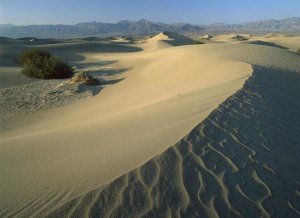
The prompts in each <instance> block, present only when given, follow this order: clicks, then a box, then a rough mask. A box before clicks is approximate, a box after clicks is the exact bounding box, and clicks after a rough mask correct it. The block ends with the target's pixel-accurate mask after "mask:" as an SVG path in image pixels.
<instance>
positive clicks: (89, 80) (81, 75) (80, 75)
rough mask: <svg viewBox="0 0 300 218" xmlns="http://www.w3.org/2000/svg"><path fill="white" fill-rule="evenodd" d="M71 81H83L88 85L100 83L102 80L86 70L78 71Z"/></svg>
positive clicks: (82, 82)
mask: <svg viewBox="0 0 300 218" xmlns="http://www.w3.org/2000/svg"><path fill="white" fill-rule="evenodd" d="M71 82H74V83H81V84H86V85H99V84H100V81H99V80H98V79H96V78H93V77H92V76H90V75H88V74H87V73H86V72H82V71H81V72H77V73H75V74H74V76H73V77H72V78H71Z"/></svg>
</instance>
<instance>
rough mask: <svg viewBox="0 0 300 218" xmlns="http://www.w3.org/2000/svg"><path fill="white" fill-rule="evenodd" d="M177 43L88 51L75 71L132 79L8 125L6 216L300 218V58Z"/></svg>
mask: <svg viewBox="0 0 300 218" xmlns="http://www.w3.org/2000/svg"><path fill="white" fill-rule="evenodd" d="M168 40H170V41H172V40H174V39H172V38H171V37H170V36H167V35H165V34H159V35H157V36H155V37H152V38H150V39H148V42H147V43H143V44H140V45H135V47H137V48H142V49H143V50H144V51H141V52H133V53H123V52H114V53H111V52H107V51H103V50H102V51H95V50H92V51H90V52H85V51H84V49H83V47H81V48H82V50H76V52H74V53H75V54H76V55H80V56H81V58H80V60H79V59H75V60H74V63H78V64H87V65H88V64H91V65H92V63H101V62H103V63H109V64H108V66H111V67H114V68H116V69H119V68H125V69H131V70H129V71H128V72H126V73H125V74H124V75H123V76H124V79H123V80H122V81H120V82H118V83H116V84H114V85H113V86H110V87H107V88H104V89H103V90H102V91H101V92H100V93H99V94H98V95H96V96H95V97H93V98H90V99H87V100H84V101H81V102H79V103H76V104H72V105H69V106H65V107H62V108H57V109H54V110H51V111H48V112H38V113H36V114H33V115H28V116H26V117H20V118H18V119H17V120H15V121H13V122H10V123H6V124H5V125H4V126H2V127H1V128H2V129H1V133H0V134H1V135H0V161H1V164H0V171H1V172H2V173H1V176H2V177H1V182H0V184H1V187H0V195H1V196H4V198H1V202H0V213H1V216H4V217H5V216H19V217H26V216H35V217H41V216H49V217H61V216H62V217H78V216H79V217H88V216H91V217H109V216H112V217H155V216H156V217H157V216H159V217H161V216H162V217H179V216H182V217H199V216H200V217H220V216H222V217H258V216H263V217H268V216H273V217H286V216H288V217H297V216H299V214H300V213H299V211H300V208H299V206H298V205H300V202H299V200H300V197H299V180H300V172H299V169H298V168H297V166H298V165H299V164H300V163H299V161H298V158H297V156H298V155H297V154H299V148H298V147H299V141H300V138H299V135H300V129H299V124H298V123H299V119H298V117H300V116H299V115H300V114H299V111H300V108H299V107H300V106H299V102H300V101H299V100H300V98H299V97H300V96H299V93H300V92H299V80H300V74H299V73H300V62H299V56H298V55H296V54H293V53H291V52H290V51H288V50H286V49H282V48H278V47H274V46H267V45H264V44H251V43H249V42H236V41H232V40H228V41H227V43H210V44H206V45H189V46H179V47H174V46H172V45H171V44H170V43H167V42H166V41H168ZM82 57H84V58H82ZM71 61H72V60H71ZM250 64H251V65H250ZM252 71H253V74H252ZM251 74H252V76H251ZM249 76H250V78H249ZM248 78H249V79H248ZM246 80H247V81H246ZM245 81H246V83H245V84H244V82H245ZM283 90H284V91H283ZM226 99H227V100H226ZM195 126H196V127H195ZM153 157H154V158H153ZM148 160H150V161H148ZM147 161H148V162H147Z"/></svg>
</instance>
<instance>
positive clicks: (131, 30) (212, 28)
mask: <svg viewBox="0 0 300 218" xmlns="http://www.w3.org/2000/svg"><path fill="white" fill-rule="evenodd" d="M162 31H172V32H180V33H187V32H190V33H193V32H197V33H201V32H222V31H223V32H224V31H226V32H227V31H252V32H253V31H265V32H268V31H269V32H276V31H300V18H298V17H293V18H288V19H283V20H265V21H257V22H249V23H243V24H210V25H191V24H187V23H177V24H165V23H155V22H151V21H148V20H140V21H120V22H118V23H115V24H114V23H102V22H85V23H78V24H75V25H29V26H15V25H12V24H1V25H0V36H3V37H11V38H20V37H37V38H75V37H86V36H115V35H148V34H154V33H158V32H162Z"/></svg>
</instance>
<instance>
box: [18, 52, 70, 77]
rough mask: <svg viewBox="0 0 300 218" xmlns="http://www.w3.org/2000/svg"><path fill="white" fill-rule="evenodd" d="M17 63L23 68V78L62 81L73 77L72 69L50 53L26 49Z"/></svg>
mask: <svg viewBox="0 0 300 218" xmlns="http://www.w3.org/2000/svg"><path fill="white" fill-rule="evenodd" d="M19 63H20V64H21V65H22V66H23V67H24V69H23V70H22V73H23V74H24V75H25V76H28V77H32V78H36V79H63V78H69V77H71V76H72V75H73V70H72V68H71V67H70V66H69V65H68V64H67V63H66V62H64V61H62V60H61V59H59V58H58V57H55V56H53V55H52V54H51V53H50V52H48V51H44V50H39V49H28V50H25V51H23V52H22V53H21V54H20V56H19Z"/></svg>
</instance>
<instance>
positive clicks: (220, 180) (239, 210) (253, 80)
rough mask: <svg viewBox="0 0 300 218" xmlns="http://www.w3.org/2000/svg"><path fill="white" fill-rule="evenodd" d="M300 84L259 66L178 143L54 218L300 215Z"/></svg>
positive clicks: (296, 77) (288, 74) (296, 76)
mask: <svg viewBox="0 0 300 218" xmlns="http://www.w3.org/2000/svg"><path fill="white" fill-rule="evenodd" d="M299 84H300V74H299V73H296V72H289V71H284V70H277V69H269V68H265V67H258V66H255V67H254V72H253V75H252V76H251V77H250V78H249V79H248V80H247V81H246V83H245V84H244V87H243V88H242V89H241V90H239V91H238V92H236V93H235V94H234V95H232V96H231V97H229V98H228V99H227V100H226V101H225V102H223V103H222V104H221V105H220V106H219V107H218V108H217V109H216V110H215V111H213V112H212V113H211V114H210V115H209V116H208V117H207V118H206V119H205V120H204V121H203V122H202V123H200V124H199V125H198V126H196V127H195V128H194V129H193V130H192V131H191V132H190V133H189V134H188V135H187V136H185V137H184V138H183V139H182V140H180V141H179V142H178V143H177V144H176V145H174V146H172V147H170V148H169V149H168V150H166V151H165V152H164V153H162V154H160V155H158V156H156V157H155V158H153V159H152V160H150V161H149V162H147V163H146V164H144V165H143V166H141V167H139V168H137V169H136V170H133V171H131V172H129V173H127V174H125V175H124V176H121V177H119V178H118V179H116V180H115V181H114V182H112V183H110V184H109V185H107V186H105V187H104V188H99V189H96V190H94V191H91V192H89V193H87V194H86V195H83V196H81V197H79V198H76V199H74V200H73V201H70V202H69V203H67V204H65V205H63V206H61V207H60V208H59V209H57V210H56V211H54V212H52V213H51V214H49V217H59V216H66V215H68V216H72V215H75V214H76V215H77V216H80V215H83V214H85V213H86V214H88V216H89V217H107V216H111V217H164V216H170V217H176V216H181V217H251V218H252V217H268V216H271V217H299V215H300V212H299V211H300V198H299V190H300V187H299V184H300V169H299V166H300V158H299V156H300V125H299V124H300V86H299Z"/></svg>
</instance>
